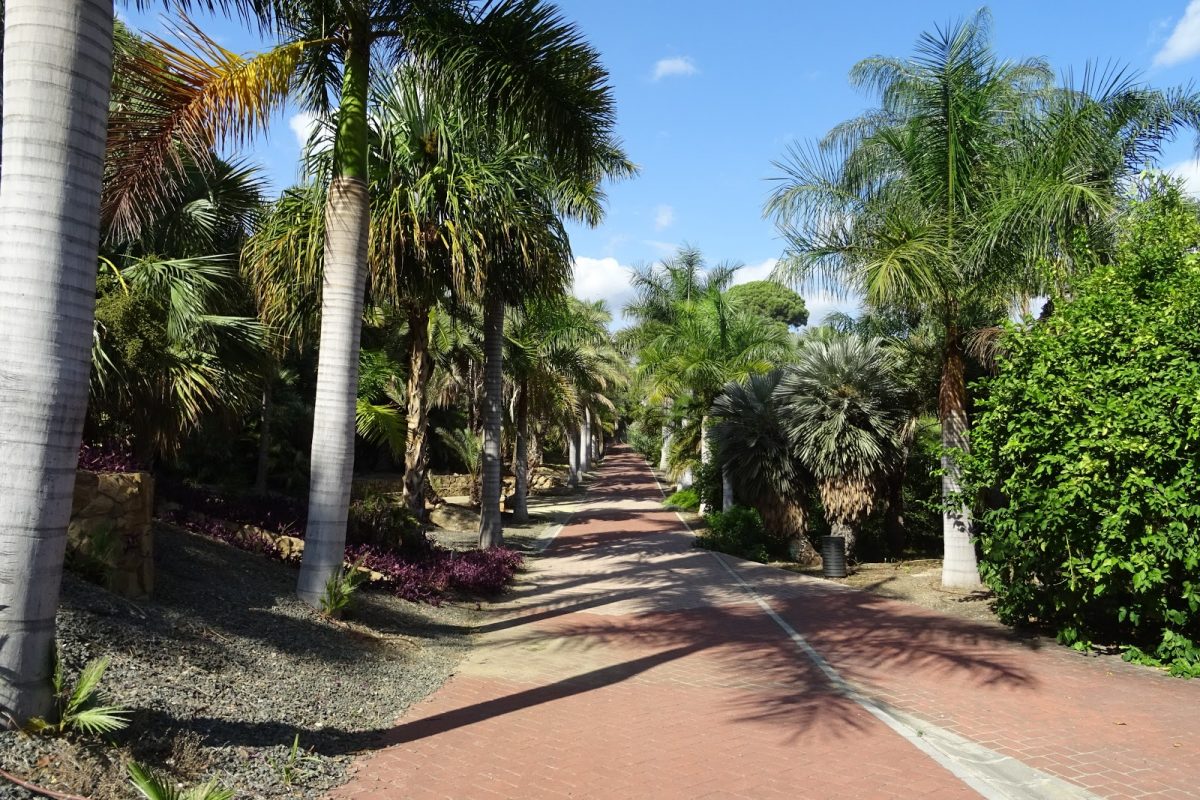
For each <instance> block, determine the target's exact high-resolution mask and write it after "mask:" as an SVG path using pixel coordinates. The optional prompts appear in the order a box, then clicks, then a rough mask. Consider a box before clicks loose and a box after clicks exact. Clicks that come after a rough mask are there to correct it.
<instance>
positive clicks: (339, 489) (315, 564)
mask: <svg viewBox="0 0 1200 800" xmlns="http://www.w3.org/2000/svg"><path fill="white" fill-rule="evenodd" d="M352 42H353V46H352V47H351V49H350V52H349V53H347V55H346V59H345V74H344V76H343V83H342V102H341V108H340V111H339V115H338V131H337V139H336V140H335V142H334V164H335V173H334V174H335V177H334V178H333V180H332V181H331V182H330V184H329V199H328V200H327V202H326V206H325V270H324V272H325V275H324V280H323V283H322V287H321V343H320V351H319V353H318V360H317V394H316V401H315V404H314V408H313V438H312V454H311V458H312V462H311V468H310V470H309V489H308V527H307V530H306V532H305V543H304V557H303V560H302V561H301V564H300V577H299V580H298V582H297V586H296V593H297V594H298V595H299V596H300V597H301V598H302V599H303V600H304V601H305V602H307V603H309V604H311V605H314V606H315V605H317V604H318V603H319V602H320V597H321V594H322V592H323V591H324V589H325V584H326V582H327V581H328V580H329V577H330V576H331V575H333V574H334V573H335V572H337V571H338V570H340V569H341V568H342V563H343V559H344V554H345V549H346V517H347V515H348V514H349V509H350V482H351V480H352V479H353V477H354V406H355V397H356V393H357V390H358V349H359V338H360V335H361V333H362V308H363V294H364V292H365V291H366V282H367V270H366V263H367V231H368V226H369V224H370V203H369V195H368V192H367V77H368V76H367V71H368V64H369V51H368V45H367V39H366V37H365V35H363V34H362V33H360V34H358V35H357V36H354V37H353V38H352Z"/></svg>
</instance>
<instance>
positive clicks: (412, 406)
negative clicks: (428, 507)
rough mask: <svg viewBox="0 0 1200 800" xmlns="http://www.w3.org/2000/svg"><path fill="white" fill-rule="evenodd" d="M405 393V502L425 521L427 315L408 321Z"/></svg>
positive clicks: (423, 311)
mask: <svg viewBox="0 0 1200 800" xmlns="http://www.w3.org/2000/svg"><path fill="white" fill-rule="evenodd" d="M408 327H409V337H410V342H409V356H408V392H407V406H408V408H407V411H406V419H407V424H408V436H407V437H406V438H405V440H404V501H405V503H406V504H407V505H408V509H409V511H411V512H412V513H413V514H414V515H416V517H417V518H418V519H424V518H425V480H426V479H425V473H426V470H427V468H428V464H429V396H428V393H427V390H426V387H427V386H428V385H429V381H430V379H431V378H432V377H433V359H432V358H430V357H429V311H428V309H426V308H423V307H422V308H420V309H417V310H415V311H414V312H413V313H412V315H411V316H410V317H409V324H408Z"/></svg>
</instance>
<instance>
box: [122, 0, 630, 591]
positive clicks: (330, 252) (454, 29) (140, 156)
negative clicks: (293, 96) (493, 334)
mask: <svg viewBox="0 0 1200 800" xmlns="http://www.w3.org/2000/svg"><path fill="white" fill-rule="evenodd" d="M279 11H280V14H279V17H278V20H277V30H278V31H279V33H280V34H281V36H282V37H283V38H284V39H285V41H284V43H283V44H281V45H279V46H278V47H276V48H275V49H273V50H271V51H269V52H267V53H264V54H262V55H260V56H257V57H255V58H251V59H242V58H240V57H238V56H236V55H235V54H233V53H230V52H228V51H226V50H224V49H223V48H221V47H220V46H219V45H218V44H216V43H215V42H214V41H212V40H211V39H210V38H208V37H206V36H204V35H203V33H202V32H200V31H199V30H198V29H195V28H193V29H192V30H191V35H190V37H189V41H188V43H187V45H186V49H179V48H175V47H172V46H170V45H168V44H167V43H165V42H159V44H160V46H161V47H162V50H163V62H164V64H165V67H166V69H165V70H163V69H161V68H159V67H160V66H161V65H158V64H155V63H153V62H150V61H147V63H145V64H144V65H143V66H144V67H145V70H144V75H145V76H146V82H145V84H144V86H143V91H144V94H145V96H146V97H147V98H148V99H159V100H160V101H161V102H160V103H159V106H160V108H165V109H166V110H167V113H163V114H159V115H158V117H157V119H158V121H159V123H160V124H159V130H160V131H161V132H164V133H165V132H167V131H180V130H182V131H185V132H188V133H190V134H193V137H194V138H195V139H196V140H198V141H196V142H193V143H192V144H193V146H195V145H197V144H199V145H203V147H204V149H207V148H208V147H209V146H211V143H212V142H213V141H214V139H216V138H225V139H229V138H235V139H236V138H238V137H240V136H244V135H245V134H246V133H248V132H249V131H251V130H253V129H256V128H257V127H260V126H261V125H263V124H264V123H265V121H266V120H267V119H269V117H270V113H271V112H272V111H273V110H275V109H276V108H278V107H279V106H280V104H281V103H282V101H283V99H284V98H285V97H286V96H287V95H289V94H290V93H292V92H293V90H296V91H297V92H298V93H299V94H300V96H301V98H302V100H303V101H304V102H305V104H306V105H308V106H309V107H310V108H312V109H314V110H317V111H319V112H323V113H327V112H328V111H329V108H330V102H329V99H330V96H331V95H332V94H337V95H338V97H339V102H338V104H337V114H336V116H337V123H336V131H335V135H334V139H333V159H332V160H333V164H332V173H331V178H330V182H329V185H328V189H327V192H326V209H325V217H324V225H325V230H324V237H323V238H324V256H323V279H322V280H323V283H322V293H321V334H320V346H319V351H318V358H319V361H318V368H317V390H316V403H315V413H314V420H313V439H312V448H311V453H312V462H313V466H312V469H311V470H310V476H311V478H310V488H309V513H308V530H307V532H306V539H307V545H306V547H305V550H304V559H303V562H302V564H301V570H300V577H299V580H298V585H297V592H298V594H299V595H300V596H301V597H302V598H304V599H305V600H306V601H308V602H310V603H314V604H315V603H316V602H317V600H318V599H319V597H320V594H321V591H322V589H323V587H324V585H325V582H326V580H327V579H328V577H329V575H331V574H332V573H333V572H334V571H336V570H337V569H340V568H341V565H342V551H343V547H344V543H345V528H346V515H347V508H348V506H349V500H350V478H351V473H352V470H353V461H354V430H355V428H354V412H355V399H356V398H355V387H356V384H357V374H356V373H357V367H358V348H359V333H360V327H361V316H362V304H363V297H364V293H365V289H366V280H367V255H368V247H369V225H368V221H369V216H370V213H369V209H370V195H369V187H368V173H369V148H368V141H369V133H370V129H369V122H368V119H369V117H368V105H369V94H370V83H371V81H370V69H371V62H372V59H373V58H376V59H378V58H383V57H390V58H391V59H392V61H393V63H399V62H400V60H401V58H402V57H403V58H406V59H409V60H415V61H417V62H420V63H422V64H424V65H426V66H425V68H426V69H427V70H428V72H429V74H430V75H432V76H435V78H436V80H437V84H438V85H437V90H438V91H444V92H447V93H448V94H450V95H451V96H454V97H457V98H460V102H461V107H462V108H468V109H474V110H476V111H477V112H478V116H477V119H479V121H480V124H481V125H484V126H486V127H488V128H490V129H492V130H495V131H497V132H499V133H502V134H511V135H513V136H514V137H515V136H520V137H524V141H526V143H527V145H528V146H530V147H536V148H538V149H540V151H541V152H542V153H543V154H544V155H545V156H546V157H547V158H548V159H550V160H551V161H552V162H553V163H555V164H556V165H559V166H561V167H566V166H567V165H571V166H575V167H578V168H579V169H581V170H586V169H589V168H590V165H591V164H592V163H594V160H593V154H594V152H595V147H596V142H597V138H596V137H597V133H598V132H601V133H607V131H608V130H609V128H610V127H611V125H612V121H613V120H612V117H613V107H612V99H611V96H610V93H609V91H608V89H607V87H606V86H605V84H604V79H605V72H604V70H603V68H602V67H601V65H600V63H599V59H598V56H597V54H596V53H595V51H594V50H593V49H592V48H591V47H590V46H588V45H587V44H586V43H585V42H584V41H583V40H582V38H581V37H580V35H579V33H578V31H577V30H576V28H575V27H574V26H572V25H570V24H568V23H566V22H565V21H564V20H563V19H562V17H561V16H560V14H559V13H558V11H557V10H556V9H555V8H554V7H553V6H550V5H547V4H544V3H541V2H537V0H503V1H501V2H495V3H489V4H486V5H484V6H483V7H481V8H476V7H474V6H468V5H464V4H460V3H457V2H452V1H451V0H445V2H430V3H410V2H406V1H405V0H387V1H385V2H380V3H370V4H364V3H358V2H339V3H334V4H330V3H325V2H317V0H310V1H306V2H298V3H289V4H286V5H285V6H283V7H282V8H281V9H279ZM339 65H340V69H339ZM166 141H167V137H165V136H158V137H155V136H143V137H141V138H139V139H136V140H131V141H126V142H123V143H122V148H121V152H122V153H123V155H124V156H125V159H126V160H125V162H124V164H125V166H127V167H128V169H129V172H130V175H131V180H130V187H131V188H130V191H129V192H126V193H125V194H124V195H122V196H120V197H115V198H113V205H112V208H113V211H112V213H113V215H114V219H116V220H118V221H119V223H120V224H136V222H137V209H138V208H139V207H140V205H141V204H143V203H145V202H146V201H151V202H152V201H153V200H154V197H155V195H154V193H150V194H149V195H148V194H147V192H146V191H145V186H146V185H147V183H146V182H143V181H140V180H137V177H138V175H139V174H141V173H143V172H144V171H146V170H155V169H157V167H158V165H160V164H161V163H163V162H164V161H166V160H168V159H169V158H170V157H171V153H172V152H174V150H173V148H172V147H168V146H167V145H166ZM494 317H495V314H493V315H492V319H493V320H494ZM501 318H502V315H501ZM485 327H486V326H485ZM487 474H489V473H485V475H487Z"/></svg>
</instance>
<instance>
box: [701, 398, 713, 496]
mask: <svg viewBox="0 0 1200 800" xmlns="http://www.w3.org/2000/svg"><path fill="white" fill-rule="evenodd" d="M710 461H712V443H711V442H709V441H708V415H707V414H705V415H704V416H703V417H701V418H700V463H701V464H704V465H705V466H707V465H708V463H709V462H710ZM710 511H712V509H711V508H709V505H708V503H705V502H701V503H700V513H701V514H707V513H708V512H710Z"/></svg>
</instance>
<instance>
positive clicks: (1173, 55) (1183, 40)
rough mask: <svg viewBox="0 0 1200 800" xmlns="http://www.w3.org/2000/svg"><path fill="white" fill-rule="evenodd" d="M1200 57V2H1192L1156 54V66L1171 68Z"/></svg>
mask: <svg viewBox="0 0 1200 800" xmlns="http://www.w3.org/2000/svg"><path fill="white" fill-rule="evenodd" d="M1197 55H1200V0H1191V2H1190V3H1188V6H1187V9H1185V10H1184V12H1183V17H1182V18H1181V19H1180V20H1179V22H1177V23H1175V29H1174V30H1172V31H1171V35H1170V36H1168V37H1167V41H1166V43H1165V44H1163V46H1162V47H1161V48H1160V49H1159V51H1158V52H1157V53H1155V54H1154V66H1156V67H1169V66H1171V65H1173V64H1179V63H1181V62H1183V61H1187V60H1189V59H1192V58H1195V57H1196V56H1197Z"/></svg>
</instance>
